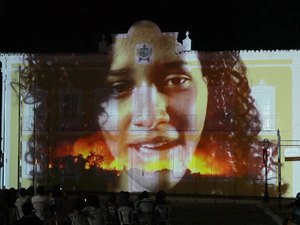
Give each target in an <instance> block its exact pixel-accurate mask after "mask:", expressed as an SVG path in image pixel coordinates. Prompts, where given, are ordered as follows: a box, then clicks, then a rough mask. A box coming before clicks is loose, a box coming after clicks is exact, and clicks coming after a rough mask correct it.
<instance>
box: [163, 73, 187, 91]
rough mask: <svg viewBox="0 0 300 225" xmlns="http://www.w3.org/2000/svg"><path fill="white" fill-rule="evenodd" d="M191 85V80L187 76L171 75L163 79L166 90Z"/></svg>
mask: <svg viewBox="0 0 300 225" xmlns="http://www.w3.org/2000/svg"><path fill="white" fill-rule="evenodd" d="M190 84H191V78H190V77H189V76H187V75H181V74H180V75H178V74H171V75H168V76H166V78H165V79H164V86H165V87H167V88H171V87H181V88H185V87H189V85H190Z"/></svg>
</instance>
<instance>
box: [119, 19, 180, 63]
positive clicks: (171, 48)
mask: <svg viewBox="0 0 300 225" xmlns="http://www.w3.org/2000/svg"><path fill="white" fill-rule="evenodd" d="M178 47H179V43H178V42H177V33H162V32H161V31H160V29H159V28H158V27H157V26H156V24H153V23H152V22H148V21H147V22H144V21H143V22H140V23H137V24H134V25H133V26H132V27H131V28H130V29H129V31H128V33H127V34H119V35H116V36H115V42H114V46H113V67H119V66H124V64H125V65H126V64H132V63H134V64H138V65H149V64H153V63H155V62H160V63H161V62H170V61H178V60H179V59H180V55H178V54H177V50H178Z"/></svg>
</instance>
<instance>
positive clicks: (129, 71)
mask: <svg viewBox="0 0 300 225" xmlns="http://www.w3.org/2000/svg"><path fill="white" fill-rule="evenodd" d="M124 74H127V75H130V74H132V69H130V68H123V69H119V70H110V71H109V72H108V74H107V76H115V77H119V76H124Z"/></svg>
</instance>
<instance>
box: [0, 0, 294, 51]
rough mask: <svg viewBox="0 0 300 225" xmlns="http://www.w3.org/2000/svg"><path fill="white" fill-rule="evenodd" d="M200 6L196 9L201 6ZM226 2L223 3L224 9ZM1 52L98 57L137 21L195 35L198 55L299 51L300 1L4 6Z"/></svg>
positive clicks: (76, 0) (87, 1)
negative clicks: (101, 47) (100, 45)
mask: <svg viewBox="0 0 300 225" xmlns="http://www.w3.org/2000/svg"><path fill="white" fill-rule="evenodd" d="M196 2H197V4H196ZM220 2H221V3H220ZM0 4H1V5H0V25H1V39H0V52H47V53H48V52H52V53H54V52H80V53H82V52H84V53H87V52H95V51H97V42H98V41H99V40H100V39H101V37H102V35H106V37H107V38H108V39H109V37H110V34H114V33H125V32H127V31H128V29H129V27H130V26H131V25H132V24H133V23H134V22H137V21H138V20H142V19H148V20H152V21H153V22H155V23H156V24H157V25H158V26H159V27H160V28H161V30H162V31H165V32H179V40H181V39H182V38H183V37H184V33H185V32H186V31H189V32H190V37H191V39H192V40H193V44H192V48H193V49H194V50H204V51H214V50H259V49H265V50H274V49H300V1H298V0H253V1H247V2H246V1H242V0H234V1H215V0H209V1H196V0H191V1H180V2H178V3H175V2H174V1H170V0H160V1H142V0H141V1H132V0H107V1H103V0H72V1H71V0H52V1H49V0H39V1H36V0H33V1H30V3H29V1H25V0H1V3H0Z"/></svg>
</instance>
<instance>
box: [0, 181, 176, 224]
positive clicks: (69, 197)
mask: <svg viewBox="0 0 300 225" xmlns="http://www.w3.org/2000/svg"><path fill="white" fill-rule="evenodd" d="M123 209H126V210H127V212H128V213H127V214H126V215H125V214H124V213H123ZM164 210H167V211H164ZM170 210H171V204H170V202H169V200H168V199H167V194H166V192H164V191H163V190H160V191H158V192H156V193H155V195H153V196H152V194H150V193H148V191H143V192H142V193H139V194H137V195H136V194H132V193H130V192H128V191H121V192H119V193H116V192H112V193H110V194H109V195H108V196H107V195H106V194H103V196H100V195H99V194H95V193H69V194H66V193H65V192H64V191H63V190H62V188H61V187H60V186H59V185H54V186H53V188H52V189H51V190H46V189H45V186H43V185H40V186H38V187H37V188H36V189H34V188H33V187H32V186H31V187H29V188H27V189H25V188H20V190H16V189H15V188H10V189H4V190H1V192H0V224H1V225H24V224H31V225H104V224H105V225H106V224H107V225H120V224H121V225H122V224H123V222H124V220H125V221H129V223H130V224H131V223H134V224H141V225H142V224H143V225H160V224H167V221H168V218H169V213H170ZM126 224H127V223H126Z"/></svg>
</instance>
